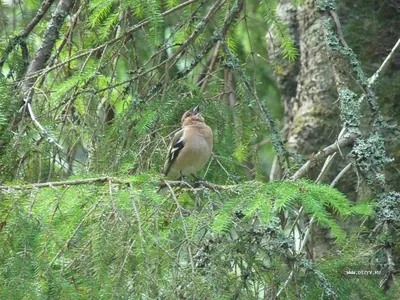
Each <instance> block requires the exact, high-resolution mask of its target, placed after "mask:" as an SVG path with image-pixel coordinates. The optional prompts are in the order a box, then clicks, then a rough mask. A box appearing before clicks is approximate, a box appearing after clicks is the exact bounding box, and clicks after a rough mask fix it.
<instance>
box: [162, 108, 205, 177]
mask: <svg viewBox="0 0 400 300" xmlns="http://www.w3.org/2000/svg"><path fill="white" fill-rule="evenodd" d="M212 149H213V132H212V130H211V128H210V127H209V126H207V125H206V124H205V123H204V118H203V117H202V116H201V114H200V111H199V106H196V107H195V108H193V109H192V110H188V111H187V112H185V113H184V114H183V116H182V129H181V130H179V131H178V132H177V133H175V135H174V137H173V139H172V141H171V145H170V147H169V150H168V157H167V160H166V162H165V164H164V170H163V173H164V174H165V175H166V176H167V177H170V178H173V179H177V178H181V177H183V176H187V175H193V176H195V174H196V172H197V171H200V170H201V169H202V168H203V167H204V165H205V164H206V163H207V161H208V159H209V158H210V156H211V152H212Z"/></svg>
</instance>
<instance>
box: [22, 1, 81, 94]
mask: <svg viewBox="0 0 400 300" xmlns="http://www.w3.org/2000/svg"><path fill="white" fill-rule="evenodd" d="M74 2H75V1H74V0H61V1H60V2H59V3H58V5H57V8H56V10H55V11H54V13H53V14H52V16H51V21H50V22H49V25H48V26H47V29H46V32H45V34H44V37H43V43H42V45H41V46H40V48H39V49H38V50H37V51H36V53H35V57H34V58H33V59H32V61H31V62H30V64H29V66H28V70H27V71H26V75H25V77H26V78H27V79H26V80H25V81H24V82H23V84H22V86H21V90H22V92H23V94H24V95H25V94H26V93H27V92H28V91H29V90H30V89H31V87H32V86H33V85H34V83H35V81H36V78H37V76H31V75H33V73H35V72H37V71H39V70H41V69H43V68H44V67H45V65H46V62H47V60H48V59H49V58H50V54H51V51H52V49H53V47H54V44H55V43H56V41H57V39H58V36H59V34H60V29H61V26H62V25H63V23H64V20H65V18H66V17H67V15H68V12H69V10H70V9H71V8H72V6H73V4H74ZM31 96H32V95H31Z"/></svg>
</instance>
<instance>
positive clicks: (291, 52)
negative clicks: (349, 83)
mask: <svg viewBox="0 0 400 300" xmlns="http://www.w3.org/2000/svg"><path fill="white" fill-rule="evenodd" d="M68 1H70V0H60V1H59V2H55V3H53V1H52V0H49V1H43V2H40V1H36V0H27V1H24V2H21V1H15V0H6V1H5V0H0V71H1V72H0V183H1V184H0V185H4V184H10V185H16V184H18V183H22V182H28V183H40V182H56V181H60V180H65V179H68V180H70V183H71V182H72V183H71V185H70V186H57V187H56V186H51V184H50V185H48V186H47V187H46V188H43V189H36V188H34V187H33V186H28V187H25V188H22V189H17V188H16V189H4V190H2V191H1V195H0V202H1V205H0V232H1V235H0V243H1V245H2V246H1V247H0V273H1V278H0V286H2V288H1V289H0V295H1V296H0V297H1V298H4V299H21V298H28V299H41V298H50V299H53V298H54V299H55V298H65V299H69V298H82V299H87V298H95V299H98V298H106V299H116V298H122V299H129V298H132V299H136V298H139V296H138V295H140V297H141V298H143V299H174V298H182V299H214V298H215V297H217V298H218V299H257V298H259V299H262V298H264V299H274V298H275V296H277V295H278V294H280V293H281V292H282V291H284V292H283V294H282V295H284V296H286V297H287V298H293V299H296V298H304V299H316V298H333V299H335V298H336V299H337V298H339V299H347V298H349V297H351V298H354V299H364V298H366V297H371V296H370V295H373V296H372V297H374V298H376V299H381V298H382V299H383V298H384V297H385V296H386V297H394V298H395V297H396V295H398V290H399V286H398V283H396V281H394V280H393V282H392V281H391V286H390V287H391V289H389V286H386V285H385V286H384V287H383V288H382V284H381V283H380V282H379V277H377V276H361V277H360V276H346V277H343V274H345V273H346V272H347V271H349V270H363V269H367V270H371V271H374V272H375V271H376V272H377V274H378V273H379V272H383V273H382V274H383V275H382V277H383V276H386V275H385V274H384V271H385V270H387V265H385V263H384V262H385V259H386V258H385V255H384V254H385V253H387V252H385V251H386V250H387V249H388V246H387V245H388V243H387V240H388V237H387V236H383V234H382V235H381V236H380V238H382V240H381V241H380V242H378V243H376V241H372V242H371V227H373V225H371V224H370V223H372V221H371V218H372V217H373V216H374V209H375V208H376V206H379V204H378V205H376V204H373V202H372V201H370V200H371V199H362V201H360V202H359V203H357V204H356V205H355V204H354V203H351V202H350V201H349V200H348V199H347V198H346V196H344V195H343V194H341V193H340V192H338V191H337V190H336V189H333V188H330V187H328V186H325V185H319V184H318V185H317V184H314V183H312V182H310V181H307V180H300V181H290V182H288V181H285V180H282V181H276V182H269V183H268V181H269V175H270V170H271V166H272V164H273V160H274V158H275V155H276V154H277V153H275V152H274V151H273V146H272V143H271V139H272V138H271V137H270V136H271V135H270V134H271V126H269V125H268V124H266V122H265V115H264V112H263V111H262V110H261V109H260V103H261V104H262V105H264V107H266V108H267V109H268V110H269V111H270V112H271V113H272V116H273V119H274V120H275V123H274V124H273V126H276V129H277V130H278V131H280V132H282V140H283V141H284V139H285V138H286V137H287V124H285V123H284V122H285V121H284V110H283V105H282V103H281V99H280V93H281V92H282V93H284V92H285V91H279V89H278V84H277V83H276V81H275V77H276V76H279V75H281V74H282V73H283V72H284V71H285V70H284V68H285V66H287V64H286V63H287V62H289V63H293V62H296V60H298V59H299V58H298V55H299V52H298V49H297V46H296V44H295V41H293V40H292V39H291V38H290V35H289V33H290V28H288V27H287V26H286V24H285V23H284V22H283V21H282V19H281V18H280V17H279V16H278V14H277V11H276V7H277V5H278V1H277V0H262V1H260V0H248V1H245V5H244V6H243V7H242V6H240V3H241V1H237V0H236V1H233V0H216V1H207V0H189V1H178V0H119V1H116V0H106V1H104V0H94V1H87V0H81V1H75V2H74V4H73V6H72V9H71V10H70V11H69V14H68V15H66V16H65V20H64V21H63V23H62V27H61V28H60V32H59V37H58V38H57V41H56V44H55V47H54V48H53V50H52V51H51V53H50V55H49V57H48V60H47V63H46V65H45V66H44V68H43V70H41V71H39V72H38V73H35V74H33V75H32V74H27V70H28V65H29V62H30V61H32V60H33V59H34V58H35V53H36V52H37V51H38V50H40V49H41V48H42V46H43V42H44V36H45V34H46V32H47V31H48V29H49V27H50V24H51V21H52V19H51V13H53V12H54V11H55V10H56V5H59V4H60V3H63V2H68ZM282 2H290V3H291V4H292V5H293V6H295V7H297V8H299V10H301V9H302V7H303V5H304V3H306V2H310V1H308V0H307V1H306V0H304V1H301V0H293V1H286V0H285V1H282ZM46 3H47V4H52V3H53V4H52V5H51V6H50V9H49V11H47V13H46V14H45V15H44V16H43V18H42V19H41V20H40V21H39V22H38V23H37V25H36V26H34V28H32V31H30V33H29V34H27V35H26V36H21V32H24V31H25V30H26V29H27V28H28V27H29V24H30V21H31V20H33V19H34V18H35V16H37V12H38V10H39V7H42V6H43V5H45V4H46ZM57 3H58V4H57ZM239 6H240V7H239ZM399 9H400V8H399V6H398V5H397V3H396V1H391V0H387V1H380V2H379V3H377V1H362V0H358V1H343V2H341V3H340V5H339V8H338V12H339V17H340V19H341V20H342V23H343V29H344V34H345V37H346V40H348V41H349V44H350V46H351V47H352V48H353V49H354V51H355V52H356V53H357V54H358V56H359V59H360V60H361V61H362V62H363V66H365V71H366V73H367V75H369V76H370V75H372V74H373V73H374V71H375V70H376V69H377V68H378V67H379V65H380V63H381V62H382V57H384V56H385V54H384V53H387V51H385V50H387V49H390V48H391V47H392V46H393V44H394V43H395V41H396V39H397V38H398V36H396V33H398V30H397V31H396V30H395V29H396V28H397V29H398V28H400V27H399V26H400V24H399V22H400V19H398V18H397V19H396V18H394V17H393V14H396V12H397V13H398V12H399ZM375 10H376V11H375ZM373 12H374V13H373ZM383 29H385V30H383ZM366 31H368V32H369V35H368V36H367V35H365V34H364V32H366ZM321 34H322V33H321ZM221 35H222V37H223V38H222V42H217V39H216V37H218V38H221ZM266 35H268V36H270V37H272V36H273V37H274V38H275V40H274V39H272V41H271V39H266ZM372 35H377V36H380V37H382V39H383V40H382V39H379V41H378V39H377V40H376V41H375V40H371V36H372ZM267 40H268V41H269V43H272V45H269V46H270V47H267V44H266V43H267ZM275 42H276V44H275ZM271 47H272V48H275V49H278V52H279V55H278V56H276V55H274V56H273V57H272V56H271V55H269V53H268V51H267V49H271ZM226 49H228V50H229V52H230V53H232V54H233V55H232V56H230V55H228V54H227V52H228V51H226ZM393 61H394V63H393V64H394V65H392V66H391V70H393V71H392V72H388V74H386V75H385V76H382V77H381V78H380V81H379V86H378V90H379V92H378V94H379V97H380V99H382V102H381V103H380V104H381V105H382V108H383V112H388V115H390V120H389V121H393V122H394V121H396V119H397V121H399V116H400V113H399V109H400V106H399V104H398V103H399V102H398V101H397V102H396V101H395V100H396V99H398V98H399V93H400V91H399V90H400V89H399V83H398V82H399V81H398V80H397V79H398V78H400V75H399V74H400V72H399V68H398V66H399V59H398V56H397V58H396V59H394V60H393ZM237 66H239V68H241V69H243V70H244V76H238V75H237V73H235V72H236V71H237V68H238V67H237ZM235 68H236V69H235ZM29 76H35V78H34V79H35V81H34V84H33V86H32V88H30V91H32V94H31V96H32V98H31V101H30V104H31V108H32V111H28V110H27V105H26V103H24V102H23V99H24V98H25V97H26V94H23V93H22V92H21V86H24V84H26V83H27V82H28V81H29V80H28V78H27V77H29ZM321 80H322V79H321ZM244 81H247V82H250V88H249V86H246V85H245V82H244ZM303 88H304V87H303ZM332 90H335V89H334V88H333V87H332ZM253 92H254V93H255V94H256V95H257V96H258V98H259V99H260V103H258V102H257V99H256V97H254V94H253ZM198 104H200V107H201V111H202V114H203V115H204V117H205V119H206V122H207V124H209V125H210V126H211V127H212V128H213V131H214V145H215V146H214V153H213V155H212V158H211V160H210V162H209V164H208V165H207V166H206V167H205V168H204V170H203V171H202V173H201V174H198V175H200V176H201V177H204V178H205V179H206V180H207V182H209V183H213V184H216V185H210V186H208V187H207V188H205V187H204V186H202V187H198V186H195V187H191V188H187V187H185V188H182V187H180V188H179V187H178V188H177V189H176V188H174V189H172V188H171V190H170V193H169V194H168V195H159V194H158V193H157V192H156V191H157V189H158V184H159V182H160V179H161V175H160V171H161V168H162V166H163V162H164V158H165V155H166V151H167V150H166V149H167V147H168V144H169V142H170V139H171V137H172V135H173V134H174V132H175V130H177V129H178V128H179V127H180V118H181V116H182V114H183V112H184V111H186V110H188V109H190V108H192V107H194V106H196V105H198ZM336 120H337V123H338V124H339V123H340V119H339V116H337V118H336ZM320 138H321V139H322V138H326V139H327V140H328V139H329V138H330V136H329V137H328V136H327V137H325V136H322V137H320ZM333 139H334V138H333V137H332V141H327V142H328V144H329V143H331V142H333ZM392 142H393V143H396V142H397V143H398V141H395V140H393V141H392ZM391 149H396V148H391ZM300 150H301V149H300ZM318 150H319V149H315V151H318ZM299 152H300V154H301V151H299ZM393 152H395V151H393ZM393 152H392V154H393ZM278 154H279V153H278ZM394 154H395V153H394ZM297 158H298V159H297V160H296V161H295V160H293V159H292V158H291V159H290V161H289V162H290V166H289V167H288V169H287V170H283V171H284V172H285V174H284V175H290V174H293V173H294V171H296V170H297V169H298V167H299V166H300V164H299V162H302V158H301V157H300V156H299V157H297ZM396 172H397V173H396ZM396 174H399V171H398V170H396V169H395V168H393V169H392V173H391V175H392V177H391V180H392V182H396V180H395V179H393V178H396ZM97 176H98V177H99V178H100V179H101V178H103V179H101V180H98V181H94V182H93V183H92V184H86V185H75V184H73V182H74V180H78V181H79V180H81V179H82V178H88V177H92V178H93V177H97ZM103 176H107V177H103ZM95 182H97V183H95ZM397 182H399V181H397ZM353 189H355V187H353ZM390 197H391V199H392V200H391V201H390V203H388V204H387V207H389V208H390V205H392V203H396V201H398V200H397V199H400V196H399V194H398V193H395V192H393V193H391V194H390ZM389 208H388V210H389V212H390V213H391V212H392V210H390V209H389ZM304 213H305V214H306V215H307V217H305V218H304V220H303V219H302V217H303V216H304ZM385 217H387V216H385ZM346 218H347V220H349V219H350V221H349V222H348V223H346V224H345V226H343V222H341V221H342V220H343V219H346ZM396 218H397V216H394V217H393V215H390V216H389V217H388V220H389V221H390V222H392V221H393V220H394V221H393V222H397V221H396ZM313 220H316V221H315V223H314V225H313V226H314V227H318V228H320V227H321V228H324V229H329V233H328V235H329V242H332V245H330V246H332V248H331V249H333V250H332V251H331V253H329V255H327V256H325V257H323V258H321V259H319V260H316V261H311V260H309V259H308V258H310V257H311V256H312V255H311V254H310V253H308V252H306V250H304V251H303V249H305V248H304V247H303V248H301V245H299V240H300V242H301V241H303V242H304V243H306V241H307V237H308V236H307V234H306V232H307V231H308V232H309V231H310V230H309V229H310V228H311V224H312V223H313ZM303 221H304V222H303ZM291 222H292V223H291ZM297 223H299V226H298V227H301V226H300V225H302V226H303V227H302V228H301V229H302V230H303V231H302V232H300V233H299V232H298V233H299V235H298V236H295V235H296V233H295V231H296V230H295V227H296V228H297ZM300 223H301V224H300ZM292 224H293V225H292ZM349 224H351V226H348V227H350V228H351V229H350V230H349V228H343V227H346V226H347V225H349ZM385 224H386V225H387V224H388V223H385ZM393 228H395V227H393ZM396 235H397V233H395V234H394V235H393V236H396ZM302 238H303V239H302ZM389 238H390V237H389ZM303 246H304V245H303ZM297 251H298V252H297ZM393 251H394V252H397V253H398V252H400V249H399V246H398V244H396V243H393ZM293 274H294V275H293ZM379 274H380V275H381V273H379ZM387 274H391V275H393V274H394V273H387ZM347 275H349V274H347ZM290 281H292V282H290ZM382 281H384V282H389V281H390V280H388V279H387V278H386V279H385V280H383V279H382ZM289 282H290V283H289ZM27 291H29V292H27ZM349 295H350V296H349ZM394 298H393V299H394Z"/></svg>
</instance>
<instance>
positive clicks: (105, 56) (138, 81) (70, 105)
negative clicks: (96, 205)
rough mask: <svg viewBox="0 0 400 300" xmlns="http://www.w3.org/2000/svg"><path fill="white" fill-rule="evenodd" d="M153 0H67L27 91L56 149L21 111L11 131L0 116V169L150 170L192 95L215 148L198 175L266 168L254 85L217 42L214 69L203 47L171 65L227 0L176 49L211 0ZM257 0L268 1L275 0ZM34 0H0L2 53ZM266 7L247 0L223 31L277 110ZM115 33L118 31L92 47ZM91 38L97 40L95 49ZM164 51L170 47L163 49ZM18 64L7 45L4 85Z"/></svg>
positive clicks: (14, 101) (19, 69)
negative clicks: (185, 2)
mask: <svg viewBox="0 0 400 300" xmlns="http://www.w3.org/2000/svg"><path fill="white" fill-rule="evenodd" d="M153 2H154V3H153ZM153 2H152V1H120V2H116V1H106V2H104V1H90V3H86V2H82V3H79V2H76V4H75V6H74V8H73V10H72V14H71V16H69V17H68V18H67V20H66V22H65V24H64V25H63V27H62V31H61V33H60V38H59V40H58V42H57V47H58V51H57V52H55V53H54V54H53V55H52V57H51V58H50V62H49V63H48V67H47V70H48V71H44V74H43V75H42V76H40V77H39V79H38V81H37V83H36V85H35V91H34V93H35V95H34V100H33V102H32V108H33V111H34V113H35V115H36V118H37V120H38V121H39V122H40V123H41V124H42V125H43V127H44V128H45V130H46V133H47V134H48V135H49V136H50V137H52V138H53V139H54V140H57V141H59V143H60V144H61V145H62V148H63V149H59V147H57V146H56V145H54V144H49V143H48V142H46V140H48V137H47V136H46V134H43V132H40V131H38V130H37V128H36V127H34V125H33V124H32V122H31V121H30V120H29V118H28V117H27V116H26V115H25V118H24V120H23V122H22V123H20V124H18V126H19V128H22V129H20V130H19V132H20V134H18V135H14V136H9V137H7V135H9V134H8V130H7V129H8V128H7V127H2V129H3V130H2V131H1V134H2V136H3V139H7V138H8V139H11V140H8V142H7V143H4V144H7V146H4V148H2V149H1V151H2V155H1V159H2V163H1V168H2V172H1V174H2V175H1V176H2V180H3V181H4V180H13V179H23V180H27V181H29V182H40V181H49V180H53V179H57V178H62V177H67V176H69V175H72V174H74V175H78V174H88V173H107V174H114V173H126V172H131V173H135V172H143V171H149V170H152V171H154V172H159V171H160V168H161V166H162V161H163V159H164V156H165V151H166V150H165V149H166V147H167V145H168V143H169V139H170V137H171V136H170V135H169V134H170V133H171V132H173V130H175V129H177V128H178V127H179V126H180V125H179V123H180V117H181V115H182V113H183V112H184V111H186V110H187V109H190V108H191V107H193V106H195V105H197V104H200V107H201V110H202V112H203V115H204V116H205V118H206V121H207V123H208V124H209V125H210V126H211V127H212V128H213V129H214V134H215V144H216V147H215V156H214V157H213V160H212V161H211V164H210V166H209V168H207V170H208V171H207V174H206V173H204V174H203V175H206V178H207V179H210V180H212V181H215V182H220V183H223V182H230V181H232V180H238V179H240V178H248V177H249V178H250V179H251V178H254V176H256V177H257V176H260V177H261V178H262V177H265V176H267V175H268V172H269V168H270V165H271V161H272V158H273V154H272V152H271V151H272V148H271V146H270V144H269V143H268V142H267V141H266V136H267V133H268V131H267V129H266V127H265V125H264V124H263V122H262V121H260V117H259V111H258V108H257V105H256V104H255V103H254V100H253V97H252V96H251V95H250V94H249V93H248V91H246V90H245V88H244V87H243V84H242V82H240V81H239V82H238V81H237V80H236V79H235V78H234V76H232V73H231V71H230V69H228V67H227V66H226V65H225V64H226V62H225V58H224V56H223V55H221V54H222V50H221V47H219V49H217V50H216V51H218V52H217V53H215V56H216V57H215V60H216V61H215V62H214V65H213V70H212V73H210V74H207V68H209V67H210V63H211V62H210V59H208V61H207V57H205V59H204V60H202V61H201V62H200V63H199V64H198V65H196V67H195V68H194V69H193V70H192V71H191V72H190V73H189V74H188V75H187V76H186V77H185V78H179V72H182V71H183V70H185V69H186V68H187V67H188V66H189V65H190V64H191V62H192V60H193V59H194V58H195V57H196V56H197V55H199V53H200V51H201V50H202V49H203V47H204V46H205V45H206V43H207V42H208V40H209V39H210V38H211V37H212V35H213V33H214V31H215V30H216V28H221V26H222V25H223V22H224V20H225V18H226V16H227V15H228V14H229V11H230V9H231V8H232V5H233V2H231V1H222V2H221V5H220V7H219V8H218V10H217V11H216V13H215V15H213V16H212V17H211V18H210V20H209V22H207V24H204V31H203V32H202V33H201V34H200V35H199V36H198V38H196V39H195V40H194V41H193V43H191V44H189V46H188V47H187V48H185V49H184V50H181V48H180V47H181V46H182V43H184V41H185V40H186V39H188V37H189V36H190V35H191V34H192V32H193V31H194V29H195V27H196V26H198V25H199V24H200V23H201V22H202V18H203V17H204V14H205V12H207V10H208V9H209V8H210V5H211V3H208V2H207V3H206V2H205V1H199V2H197V1H196V2H194V3H193V4H191V5H190V6H188V7H186V8H184V9H180V10H177V11H176V12H174V13H171V14H168V15H167V16H166V17H162V15H161V14H162V12H164V11H167V10H168V9H171V8H173V7H175V6H176V5H178V4H179V3H178V1H153ZM266 2H270V3H267V4H268V5H276V3H274V1H266ZM37 5H38V3H37V2H35V1H31V3H29V4H28V3H26V4H25V3H24V5H23V7H19V6H17V5H12V4H7V3H2V14H3V15H4V19H3V23H2V30H1V35H2V36H1V44H0V49H2V50H1V51H2V56H3V57H6V54H5V51H6V50H5V48H6V46H7V44H8V43H9V42H10V38H11V37H12V35H13V33H14V34H16V33H18V32H20V31H21V30H22V29H23V28H24V26H26V22H27V21H29V20H30V18H32V16H33V15H34V14H35V12H36V9H37ZM265 9H266V8H265V5H264V6H263V5H260V4H259V2H258V1H249V2H248V3H246V15H245V16H243V17H240V19H239V20H236V21H235V22H234V23H233V24H232V27H231V29H230V31H229V33H228V35H227V37H226V43H227V46H228V47H229V49H230V50H231V51H232V52H233V53H234V54H235V55H236V56H237V57H238V59H239V61H240V62H241V63H242V64H243V68H244V69H245V71H246V73H247V74H248V76H249V77H250V78H251V81H252V84H253V85H254V89H255V90H257V93H258V95H259V97H260V99H262V101H263V102H264V103H265V105H266V106H267V107H268V108H270V110H271V111H272V112H273V115H274V117H275V118H276V119H277V120H279V119H282V108H281V104H280V101H279V91H278V90H277V87H276V84H275V83H274V80H273V69H274V66H275V69H279V62H278V61H276V62H272V63H271V62H269V61H268V59H267V57H268V54H267V52H266V46H265V34H266V31H267V28H268V22H272V21H274V19H271V17H270V19H268V16H265ZM270 15H271V16H273V17H275V16H274V14H273V13H272V14H270ZM47 18H49V16H47ZM143 20H148V21H149V22H148V25H146V26H144V27H142V28H140V29H139V30H137V31H136V32H134V33H132V34H124V32H125V31H127V30H128V29H129V28H131V27H133V26H135V24H137V23H140V22H141V21H143ZM271 20H272V21H271ZM39 24H41V26H37V27H36V28H35V30H34V31H33V32H32V34H30V35H29V37H28V38H27V40H26V43H27V47H28V50H29V54H30V57H32V56H33V54H34V51H35V49H37V48H38V47H39V46H40V45H41V43H42V39H41V36H42V35H43V33H44V30H45V24H46V23H45V22H41V23H39ZM200 25H201V24H200ZM201 26H203V25H201ZM201 26H200V27H201ZM122 35H123V37H122ZM115 38H120V40H118V41H116V42H114V43H110V44H109V45H107V46H106V47H102V45H104V44H106V43H108V42H109V41H110V40H112V39H115ZM284 38H287V39H288V37H287V36H286V37H285V36H284V35H283V39H284ZM99 46H101V49H99V50H96V47H99ZM291 47H292V48H293V45H291V44H290V42H288V46H287V47H286V48H282V49H283V52H284V51H286V49H288V51H292V53H289V54H286V59H294V58H295V56H296V53H295V51H294V50H293V49H291ZM93 49H94V50H93ZM212 51H214V49H213V50H212ZM85 52H86V53H85ZM82 53H85V55H81V54H82ZM176 53H178V55H176ZM174 55H176V56H177V57H176V59H171V57H173V56H174ZM287 55H289V57H288V56H287ZM76 56H80V57H79V58H75V57H76ZM53 67H54V68H53ZM52 68H53V69H52ZM166 68H168V72H166ZM25 71H26V64H24V61H23V55H21V51H20V49H19V47H18V46H17V47H16V48H15V49H14V50H13V51H11V53H9V54H8V56H7V59H6V61H5V63H4V65H3V68H2V73H1V74H2V77H3V79H2V81H1V82H2V89H4V90H7V91H10V87H11V88H12V86H9V85H12V84H14V85H18V82H19V81H20V80H22V79H23V74H24V72H25ZM206 74H207V76H205V75H206ZM204 77H207V79H206V80H204ZM228 77H229V78H230V79H228ZM7 79H8V80H7ZM202 80H203V81H202ZM202 84H204V85H203V88H202ZM232 87H233V90H232ZM2 97H4V99H3V101H2V102H3V103H4V105H2V107H1V108H2V110H1V115H2V116H3V119H7V118H10V115H11V114H12V113H13V112H15V110H13V109H12V107H13V106H14V107H15V106H18V104H19V103H18V101H19V100H18V97H12V92H9V93H8V94H7V93H5V94H4V93H3V94H2ZM229 97H230V98H231V99H229ZM280 127H282V126H280ZM110 145H112V147H110ZM221 164H222V165H223V167H224V168H221V166H220V165H221ZM246 164H247V165H246ZM248 164H250V165H248ZM254 165H255V166H256V167H254ZM249 166H250V168H252V170H249ZM224 169H225V171H224ZM253 169H254V170H255V171H256V172H255V174H253ZM233 178H237V179H233Z"/></svg>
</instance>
